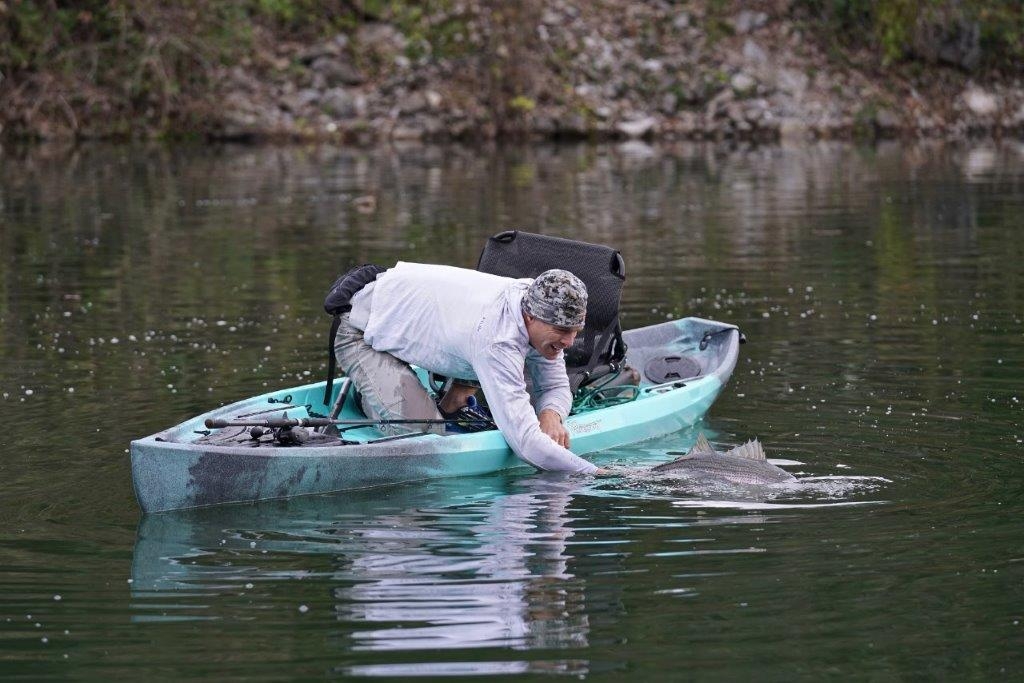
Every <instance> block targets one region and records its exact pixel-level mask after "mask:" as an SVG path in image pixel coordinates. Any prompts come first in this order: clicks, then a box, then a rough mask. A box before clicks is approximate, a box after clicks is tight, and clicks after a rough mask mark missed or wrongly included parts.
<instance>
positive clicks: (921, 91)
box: [0, 0, 1024, 143]
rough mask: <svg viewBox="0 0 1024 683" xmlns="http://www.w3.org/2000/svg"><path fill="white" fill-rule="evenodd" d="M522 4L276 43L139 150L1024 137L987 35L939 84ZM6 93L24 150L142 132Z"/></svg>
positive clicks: (659, 11)
mask: <svg viewBox="0 0 1024 683" xmlns="http://www.w3.org/2000/svg"><path fill="white" fill-rule="evenodd" d="M513 4H514V5H515V9H514V10H507V11H501V10H493V9H486V8H484V7H483V6H482V3H477V2H472V1H469V0H467V1H466V2H461V3H458V2H457V3H445V6H446V7H447V9H440V10H437V11H435V12H433V13H427V14H425V15H423V16H422V17H420V18H419V19H418V23H417V24H415V26H414V28H415V30H413V28H411V27H410V25H408V24H406V25H403V23H402V22H398V21H395V22H390V21H385V20H377V19H375V18H373V17H369V18H367V20H365V21H362V22H361V23H360V24H359V25H358V26H356V27H354V28H353V29H352V30H351V31H346V32H342V33H338V34H337V35H333V36H330V37H327V38H325V39H321V40H319V41H317V42H315V43H311V44H304V43H298V42H289V41H285V40H280V39H278V38H277V37H275V36H272V35H263V36H262V38H261V39H260V40H259V41H257V45H258V48H257V49H255V50H254V51H253V53H252V54H251V55H249V56H247V57H246V58H244V59H242V60H240V62H239V63H237V64H236V65H234V66H231V67H215V68H214V69H213V71H212V74H213V75H212V77H211V79H210V88H209V89H210V93H208V94H207V95H205V96H204V95H202V94H200V95H196V96H195V97H194V98H192V99H191V100H188V99H187V98H186V99H185V100H184V101H182V99H181V98H179V99H178V100H177V101H175V102H173V103H172V104H171V105H170V106H169V107H168V106H167V105H166V104H165V105H164V111H162V112H161V113H160V115H159V116H158V117H155V116H148V117H142V119H141V120H138V121H136V122H135V123H134V124H133V125H132V126H130V128H129V131H128V134H129V135H134V136H153V135H161V134H167V133H170V134H176V133H198V134H201V135H204V136H208V137H210V138H217V139H246V140H254V139H260V140H270V139H274V140H335V141H339V142H349V143H373V142H379V141H385V140H430V141H442V140H465V139H492V138H498V137H510V138H527V139H533V138H542V139H612V138H618V139H623V138H625V139H628V138H665V139H754V140H776V139H780V138H782V139H802V138H839V137H852V136H866V137H897V136H914V137H962V136H966V135H970V134H975V133H985V134H995V135H1002V134H1018V133H1021V132H1024V81H1022V78H1021V74H1020V73H1016V74H1010V75H1007V74H1006V73H1002V72H993V71H991V70H990V71H989V72H987V73H982V72H979V71H977V70H974V69H973V66H974V62H976V54H974V53H975V52H976V49H977V45H976V43H977V38H976V36H975V38H974V40H973V41H972V40H971V39H970V36H967V38H966V39H963V37H961V39H959V40H954V41H950V40H949V36H946V37H945V38H942V37H939V38H937V39H936V40H937V41H938V42H936V44H935V45H934V46H931V47H929V46H928V45H925V46H924V47H923V49H924V50H926V51H927V50H928V49H931V50H932V52H933V53H934V54H933V57H934V59H932V60H931V63H930V64H928V65H927V67H926V68H920V65H918V66H917V67H915V68H910V67H905V66H904V67H901V66H900V65H898V64H897V65H892V66H890V67H887V68H885V69H882V68H881V66H880V64H881V60H880V59H879V56H878V55H876V54H872V53H871V52H870V51H869V49H868V48H864V49H863V50H862V51H860V52H858V51H857V50H856V49H849V48H848V49H845V50H843V51H837V50H836V49H835V46H834V43H833V42H832V41H830V40H829V39H828V38H826V37H823V36H821V35H818V34H816V33H814V32H813V27H814V26H816V25H815V24H813V23H809V22H807V21H806V20H804V19H802V18H801V16H800V13H799V12H795V11H794V10H793V8H792V7H791V6H790V4H789V3H787V2H762V3H733V4H732V5H731V6H730V7H732V8H731V9H726V10H725V11H724V12H723V11H722V10H721V7H720V5H721V3H719V4H718V5H716V7H717V9H716V10H715V12H712V11H711V10H709V9H708V7H709V5H710V3H702V2H688V3H675V2H668V1H646V2H640V1H632V2H592V1H588V0H549V1H548V2H545V3H530V2H521V3H513ZM3 85H4V86H5V87H7V88H8V93H7V95H6V96H5V99H6V100H7V102H6V104H4V105H0V115H2V117H3V118H2V119H0V123H2V125H3V126H4V130H5V132H6V133H7V134H9V135H21V136H26V135H27V136H36V137H44V138H47V137H68V136H71V137H109V136H111V135H123V134H125V132H126V131H125V128H124V127H123V126H122V127H119V128H118V127H116V126H114V124H113V123H112V117H111V115H110V111H112V110H113V109H116V107H113V106H107V107H106V109H104V107H103V106H97V102H99V103H100V105H102V103H103V94H102V93H98V94H97V93H93V94H92V99H91V100H90V105H89V106H88V107H86V106H78V105H77V104H76V102H79V101H81V97H80V96H79V95H80V93H75V92H65V93H64V94H62V95H61V96H60V100H61V101H62V102H63V104H62V105H60V106H50V107H40V106H39V104H38V97H36V98H33V92H34V91H33V89H32V88H31V87H26V86H21V90H18V91H14V90H12V86H11V84H3ZM63 87H64V88H65V89H67V88H68V87H73V86H67V85H65V86H63ZM18 98H20V100H19V99H18ZM19 102H20V104H19ZM104 112H106V113H104ZM150 113H152V112H150ZM115 118H116V117H115Z"/></svg>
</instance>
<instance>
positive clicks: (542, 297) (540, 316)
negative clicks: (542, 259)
mask: <svg viewBox="0 0 1024 683" xmlns="http://www.w3.org/2000/svg"><path fill="white" fill-rule="evenodd" d="M523 312H524V313H526V314H527V315H532V316H533V317H534V318H536V319H537V320H540V321H541V322H545V323H548V324H549V325H554V326H556V327H583V322H584V321H585V320H586V317H587V286H586V285H585V284H583V281H582V280H580V279H579V278H578V277H576V276H575V275H573V274H572V273H570V272H569V271H567V270H560V269H558V268H555V269H552V270H546V271H544V272H543V273H541V274H540V275H538V276H537V278H536V279H535V280H534V281H533V283H532V284H531V285H530V288H529V289H527V290H526V294H525V295H524V296H523Z"/></svg>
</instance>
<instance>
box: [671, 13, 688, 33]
mask: <svg viewBox="0 0 1024 683" xmlns="http://www.w3.org/2000/svg"><path fill="white" fill-rule="evenodd" d="M672 26H674V27H675V28H676V29H677V30H682V29H684V28H689V27H690V15H689V14H687V13H686V12H680V13H679V14H677V15H676V16H675V18H674V19H673V20H672Z"/></svg>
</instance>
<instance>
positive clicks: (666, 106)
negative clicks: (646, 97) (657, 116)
mask: <svg viewBox="0 0 1024 683" xmlns="http://www.w3.org/2000/svg"><path fill="white" fill-rule="evenodd" d="M678 107H679V98H678V97H676V94H675V93H674V92H667V93H665V94H664V95H662V96H661V105H660V106H659V109H661V111H662V113H664V114H674V113H676V109H677V108H678Z"/></svg>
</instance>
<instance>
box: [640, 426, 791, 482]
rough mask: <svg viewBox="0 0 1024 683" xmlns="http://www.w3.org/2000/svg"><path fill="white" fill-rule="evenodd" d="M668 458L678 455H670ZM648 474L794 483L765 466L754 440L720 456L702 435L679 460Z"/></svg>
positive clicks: (776, 469)
mask: <svg viewBox="0 0 1024 683" xmlns="http://www.w3.org/2000/svg"><path fill="white" fill-rule="evenodd" d="M669 454H670V455H679V453H678V452H676V453H673V452H672V451H669ZM651 471H652V472H679V473H681V474H684V475H686V476H688V477H693V478H699V479H709V480H718V481H726V482H729V483H732V484H747V485H762V484H785V483H787V482H794V481H796V480H797V478H796V477H794V476H793V475H792V474H790V473H789V472H787V471H786V470H784V469H782V468H780V467H776V466H775V465H773V464H771V463H770V462H768V459H767V458H766V457H765V455H764V448H763V447H762V446H761V442H760V441H758V440H757V439H753V440H751V441H748V442H747V443H745V444H743V445H742V446H736V447H735V448H733V449H730V450H728V451H726V452H724V453H721V452H719V451H716V450H715V449H714V447H713V446H712V445H711V444H710V443H709V442H708V440H707V438H705V436H704V435H703V434H699V435H698V436H697V443H696V444H694V446H693V448H691V449H690V451H689V452H688V453H686V454H684V455H683V456H682V457H681V458H676V459H675V460H672V461H671V462H666V463H662V464H661V465H655V466H654V467H652V468H651Z"/></svg>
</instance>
